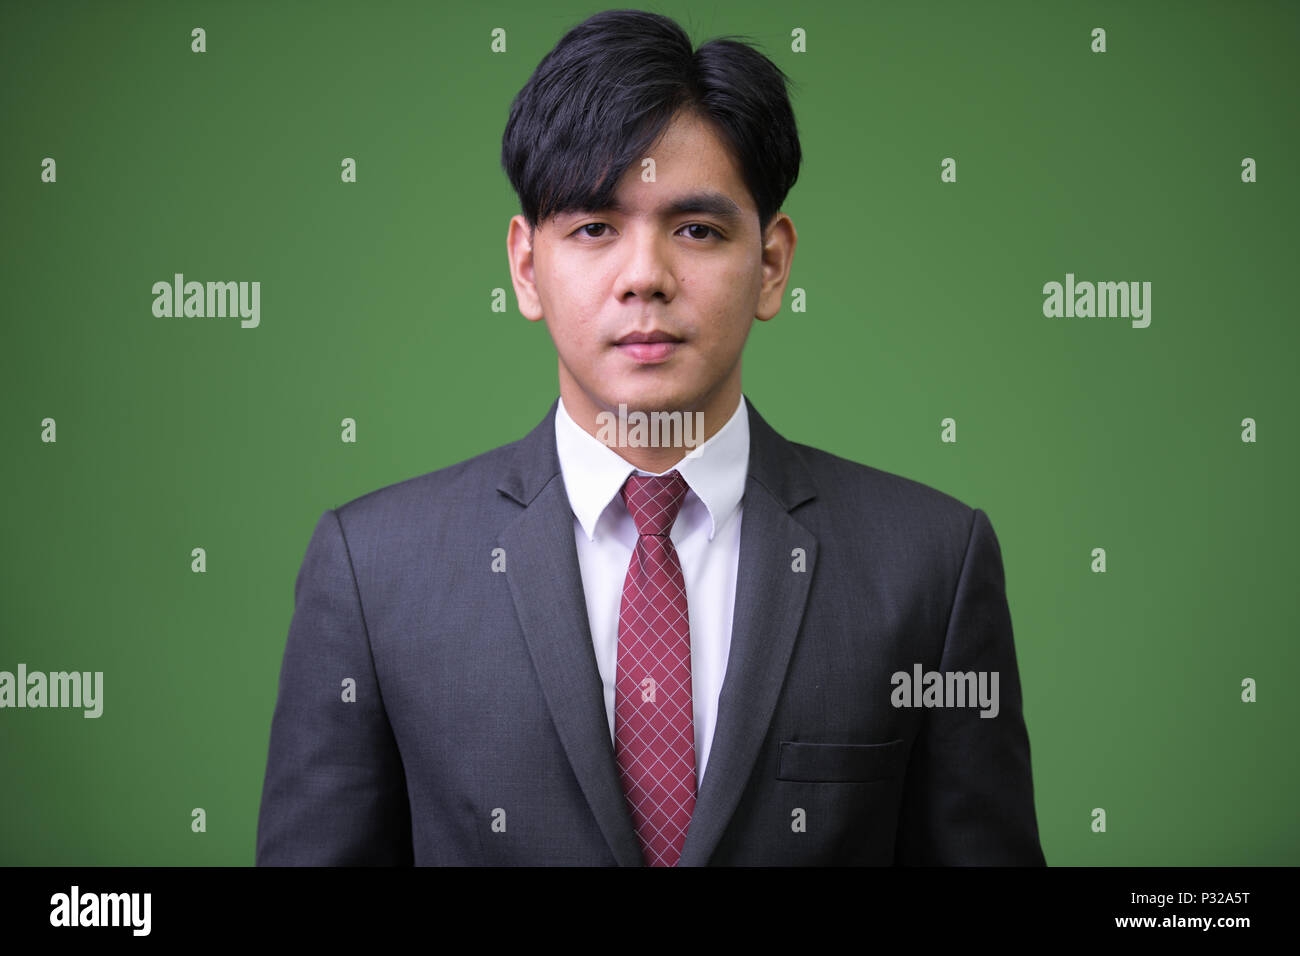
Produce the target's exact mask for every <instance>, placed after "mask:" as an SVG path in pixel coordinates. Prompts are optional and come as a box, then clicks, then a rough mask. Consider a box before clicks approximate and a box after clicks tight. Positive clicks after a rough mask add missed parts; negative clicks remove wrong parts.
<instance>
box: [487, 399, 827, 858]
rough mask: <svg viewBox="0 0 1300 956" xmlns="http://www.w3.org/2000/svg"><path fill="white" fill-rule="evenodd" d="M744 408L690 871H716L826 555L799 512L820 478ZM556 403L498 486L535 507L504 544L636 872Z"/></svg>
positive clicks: (524, 623)
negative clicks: (798, 558)
mask: <svg viewBox="0 0 1300 956" xmlns="http://www.w3.org/2000/svg"><path fill="white" fill-rule="evenodd" d="M746 404H747V406H748V412H749V465H748V472H747V476H746V480H745V493H744V496H743V498H742V499H741V504H742V508H743V511H742V516H741V531H740V563H739V571H738V574H737V582H736V600H735V611H734V614H733V623H732V633H731V647H730V651H729V654H728V661H727V671H726V675H725V677H724V678H723V683H722V692H721V696H720V699H719V702H718V721H717V726H716V728H715V729H714V735H713V743H712V746H711V749H710V752H709V763H708V767H707V768H706V771H707V772H706V773H705V775H704V784H703V786H702V788H701V790H700V792H699V794H698V796H697V798H696V803H695V810H694V813H693V814H692V817H691V823H690V828H689V829H688V831H687V834H686V844H685V846H684V847H683V850H682V857H681V861H680V865H682V866H691V865H697V866H698V865H704V864H707V863H708V861H709V858H710V857H711V856H712V854H713V851H714V849H715V848H716V847H717V844H718V841H719V839H720V838H721V836H722V834H723V832H724V831H725V829H726V826H727V823H728V822H729V821H730V820H731V817H732V814H733V813H734V812H735V809H736V806H737V804H738V803H739V800H740V797H741V794H742V793H743V792H744V789H745V786H746V784H747V783H748V781H749V777H750V774H751V773H752V771H753V767H754V761H755V759H756V757H757V755H758V751H759V748H760V747H761V745H762V743H763V739H764V738H765V737H766V736H767V730H768V726H769V725H770V723H771V720H772V713H773V710H774V709H775V707H776V701H777V697H778V696H779V694H780V691H781V686H782V685H783V683H784V682H785V673H786V668H787V667H788V665H789V661H790V654H791V651H792V649H793V647H794V640H795V636H796V635H797V634H798V631H799V624H800V622H801V621H802V619H803V609H804V605H805V603H806V600H807V597H808V588H809V582H810V581H811V579H812V575H813V572H814V566H815V562H816V556H817V539H816V538H815V537H814V536H813V535H812V533H811V532H809V531H808V529H807V528H805V527H804V526H803V525H801V524H800V523H799V522H798V521H796V520H795V519H794V518H792V517H791V516H790V514H789V512H790V511H791V510H792V509H794V508H795V507H797V506H798V505H800V504H802V503H803V502H805V501H807V500H809V499H810V498H812V497H814V496H815V488H814V486H813V484H812V479H811V476H810V475H809V474H808V471H807V468H806V467H805V466H804V465H803V463H802V461H801V460H800V459H799V457H798V455H797V454H796V453H795V451H794V449H793V448H792V447H791V445H790V444H789V443H788V442H787V441H786V440H785V439H783V438H782V437H781V436H780V435H778V434H777V433H776V432H775V431H774V430H773V429H772V427H771V426H770V425H768V424H767V422H766V421H764V419H763V418H762V417H761V416H760V415H759V414H758V412H757V411H756V410H755V409H754V406H753V404H752V403H751V402H749V399H748V396H746ZM557 407H558V402H554V403H552V405H551V410H550V412H549V413H548V414H547V415H546V417H545V418H544V419H543V420H542V422H541V423H540V424H539V425H537V427H536V428H534V429H533V430H532V431H531V432H529V433H528V435H526V436H525V437H524V438H523V439H521V440H520V441H519V442H518V443H517V444H516V445H515V448H514V452H513V454H512V456H511V458H510V461H509V463H508V465H507V467H506V471H505V473H504V475H503V477H502V480H501V482H500V484H499V485H498V490H500V491H501V492H502V493H503V494H506V495H508V496H509V497H511V498H512V499H513V500H515V501H516V502H518V503H519V504H520V505H522V506H523V508H524V510H523V511H522V512H521V513H520V514H519V516H518V518H516V519H515V521H514V522H513V523H512V524H510V525H509V526H508V527H507V528H506V529H505V530H504V531H503V532H502V533H501V535H500V537H499V539H498V542H497V543H498V544H499V545H500V546H501V547H503V548H505V553H506V576H507V578H508V579H509V583H510V593H511V596H512V597H513V599H514V603H515V610H516V612H517V613H518V616H519V622H520V625H521V627H522V628H523V631H524V638H525V640H526V641H527V643H528V649H529V653H530V654H531V656H532V660H533V665H534V666H535V667H536V669H537V675H538V679H539V681H540V682H541V685H542V692H543V694H544V695H545V697H546V702H547V706H548V707H549V708H550V711H551V715H552V718H553V719H554V721H555V727H556V730H557V732H558V733H559V736H560V741H561V743H562V745H563V746H564V749H565V753H566V754H567V755H568V757H569V762H570V764H571V765H572V767H573V772H574V774H575V776H576V777H577V779H578V783H579V785H580V786H581V788H582V791H583V793H584V794H585V795H586V797H587V801H588V803H589V804H590V805H591V809H592V812H593V813H594V814H595V817H596V821H597V823H598V825H599V826H600V829H601V832H602V833H603V834H604V836H605V840H606V842H607V843H608V844H609V847H610V850H611V851H612V852H613V854H614V857H615V859H616V860H617V861H618V862H619V863H620V864H621V865H624V866H639V865H641V864H642V857H641V847H640V844H639V843H638V841H637V838H636V832H635V830H634V829H633V827H632V819H631V815H630V813H629V812H628V808H627V800H626V798H625V796H624V794H623V788H622V784H621V782H620V780H619V773H618V767H617V765H616V764H615V762H614V750H613V747H612V746H611V745H610V741H609V723H608V719H607V717H606V714H605V704H604V699H605V698H604V687H603V685H602V683H601V679H600V672H599V669H598V668H597V665H596V655H595V651H594V649H593V647H592V640H591V629H590V626H589V623H588V620H587V606H586V600H585V597H584V594H583V589H582V571H581V568H580V567H579V564H578V553H577V549H576V547H575V545H574V539H573V511H572V509H571V508H570V506H569V499H568V495H567V493H566V492H565V488H564V480H563V476H562V474H561V471H560V462H559V456H558V454H557V453H556V449H555V420H554V419H555V412H556V408H557ZM795 548H802V549H803V551H804V554H805V556H806V563H807V568H806V570H805V571H802V572H799V571H794V570H793V569H792V566H791V565H792V561H793V560H794V558H793V555H792V554H791V552H792V551H793V550H794V549H795Z"/></svg>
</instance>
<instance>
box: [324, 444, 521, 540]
mask: <svg viewBox="0 0 1300 956" xmlns="http://www.w3.org/2000/svg"><path fill="white" fill-rule="evenodd" d="M522 441H523V439H522V438H520V439H516V440H515V441H512V442H509V443H507V444H505V445H500V446H498V447H496V448H492V449H489V450H488V451H485V452H482V453H481V454H478V455H474V456H473V457H471V458H466V459H465V460H463V461H458V462H456V463H455V464H452V465H446V466H445V467H442V468H438V469H435V470H433V471H429V472H425V473H424V474H422V475H415V476H414V477H411V478H406V479H403V480H402V481H397V482H393V483H392V484H390V485H385V486H383V487H382V488H376V489H375V490H373V491H369V492H366V493H365V494H363V495H359V496H358V497H356V498H353V499H352V500H350V501H347V502H345V503H344V504H342V505H339V506H338V508H336V509H335V510H336V511H338V513H339V516H340V518H341V519H345V520H348V519H350V520H351V521H354V522H355V521H365V520H367V519H369V518H373V517H375V516H377V515H384V514H389V513H393V512H397V513H403V514H412V513H414V509H418V510H421V511H423V510H427V509H428V506H429V503H430V502H434V501H436V502H438V504H439V505H440V506H442V507H448V508H455V507H457V506H458V505H466V504H468V503H469V502H470V501H471V500H472V499H478V498H481V497H482V495H483V493H484V492H485V491H486V492H490V493H492V495H493V497H495V493H496V480H497V478H499V477H500V475H501V473H502V469H503V468H504V467H505V464H506V462H507V461H508V460H509V456H510V455H511V454H512V453H513V451H514V449H515V447H516V446H517V445H518V444H519V443H520V442H522Z"/></svg>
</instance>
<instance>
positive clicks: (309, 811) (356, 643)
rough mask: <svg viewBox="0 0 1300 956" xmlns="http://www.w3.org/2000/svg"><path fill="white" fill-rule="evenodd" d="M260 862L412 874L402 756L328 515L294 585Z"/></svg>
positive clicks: (333, 517) (338, 533)
mask: <svg viewBox="0 0 1300 956" xmlns="http://www.w3.org/2000/svg"><path fill="white" fill-rule="evenodd" d="M348 678H351V679H352V680H353V681H355V701H349V700H347V699H346V698H345V690H344V681H345V680H346V679H348ZM348 696H350V695H348ZM256 862H257V865H258V866H392V865H402V864H406V865H409V864H410V863H411V862H412V846H411V822H410V804H409V802H408V798H407V792H406V779H405V774H404V772H403V769H402V761H401V756H400V754H399V753H398V749H397V742H396V740H395V739H394V737H393V732H392V728H391V727H390V726H389V722H388V717H387V714H386V713H385V710H384V705H383V700H382V697H381V696H380V689H379V684H378V680H377V679H376V676H375V668H374V661H373V659H372V656H371V651H370V638H369V635H368V633H367V631H366V623H365V618H364V615H363V612H362V607H361V599H360V594H359V591H358V589H357V583H356V578H355V576H354V575H353V571H352V561H351V557H350V556H349V553H348V548H347V542H346V540H345V538H344V535H343V527H342V525H341V523H340V522H339V518H338V515H337V514H336V513H335V512H334V511H333V510H329V511H326V512H325V513H324V514H323V515H321V517H320V520H319V521H317V523H316V530H315V531H314V532H313V533H312V538H311V542H310V543H309V544H308V545H307V553H306V556H305V557H304V558H303V562H302V567H301V568H300V570H299V571H298V578H297V581H296V582H295V584H294V611H293V619H292V621H291V623H290V625H289V636H288V640H287V641H286V642H285V649H284V659H283V663H282V665H281V668H280V683H279V694H278V696H277V698H276V702H275V712H274V714H273V716H272V718H271V739H270V747H269V753H268V755H267V762H266V779H265V781H264V783H263V787H262V805H261V812H260V814H259V816H258V824H257V852H256Z"/></svg>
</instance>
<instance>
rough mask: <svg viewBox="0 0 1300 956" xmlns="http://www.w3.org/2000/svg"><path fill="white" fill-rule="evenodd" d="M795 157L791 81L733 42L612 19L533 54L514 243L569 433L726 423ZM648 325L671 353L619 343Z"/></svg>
mask: <svg viewBox="0 0 1300 956" xmlns="http://www.w3.org/2000/svg"><path fill="white" fill-rule="evenodd" d="M800 158H801V153H800V148H799V139H798V134H797V131H796V128H795V122H794V114H793V111H792V110H791V108H790V103H789V100H788V98H787V95H786V78H785V76H784V74H783V73H782V72H781V71H780V70H779V69H778V68H777V67H776V66H775V65H774V64H772V63H771V62H770V61H769V60H768V59H767V58H766V57H764V56H763V55H762V54H760V53H758V52H756V51H755V50H753V49H751V48H750V47H749V46H746V45H744V44H743V43H739V42H735V41H732V40H730V39H717V40H713V41H711V42H709V43H705V44H704V45H702V46H701V47H700V48H699V49H698V50H692V48H691V43H690V40H689V38H688V37H687V36H686V34H685V33H684V32H682V30H681V28H680V27H678V26H677V24H675V23H674V22H673V21H671V20H669V19H667V18H665V17H662V16H659V15H657V14H652V13H644V12H640V11H635V10H618V11H607V12H605V13H601V14H597V15H596V16H594V17H592V18H590V19H589V20H587V21H586V22H585V23H582V24H580V25H579V26H577V27H575V28H574V29H573V30H571V31H569V33H568V34H566V35H565V36H564V38H563V39H561V40H560V42H559V44H557V45H556V47H555V49H553V50H552V51H551V52H550V53H549V54H547V56H546V57H545V58H544V59H543V60H542V62H541V63H540V64H539V65H538V67H537V69H536V71H535V72H534V73H533V75H532V77H531V78H530V79H529V81H528V83H527V84H526V85H525V86H524V88H523V89H522V90H521V91H520V92H519V94H518V96H516V97H515V100H514V103H513V105H512V107H511V111H510V118H509V121H508V122H507V124H506V130H505V135H504V138H503V142H502V150H501V160H502V164H503V166H504V167H505V170H506V173H507V175H508V176H509V178H510V182H511V184H512V185H513V186H514V188H515V191H516V192H517V193H518V195H519V201H520V205H521V207H522V210H523V215H522V216H516V217H514V219H512V220H511V223H510V231H509V235H508V237H507V244H508V252H509V257H510V266H511V274H512V278H513V282H514V287H515V293H516V295H517V296H518V299H519V307H520V310H521V311H522V312H523V314H524V315H525V316H526V317H527V318H529V319H531V320H533V321H537V320H542V319H544V320H545V321H546V323H547V329H548V330H549V332H550V334H551V338H552V340H553V341H554V343H555V348H556V351H557V352H558V353H559V374H560V394H561V396H562V397H563V398H564V403H565V407H566V408H567V409H568V410H569V412H570V414H572V415H573V416H574V418H575V420H577V421H578V422H579V424H581V425H583V426H584V427H585V428H587V429H588V430H589V431H591V430H593V429H594V428H595V425H594V419H595V415H596V414H597V413H598V412H600V411H617V407H618V405H619V403H625V404H626V405H627V406H628V409H629V410H642V411H657V410H668V411H673V410H681V411H703V412H705V430H706V434H712V432H714V431H716V430H717V428H719V427H721V425H722V424H723V423H724V421H725V416H727V415H729V414H730V413H731V412H732V411H734V409H735V407H736V402H737V401H738V400H739V397H740V353H741V350H742V348H743V347H744V344H745V339H746V338H747V336H748V334H749V329H750V327H751V324H752V322H753V320H754V319H755V318H759V319H763V320H766V319H770V318H771V317H772V316H773V315H775V314H776V313H777V311H778V310H779V308H780V304H781V298H782V296H783V294H784V291H785V284H786V280H787V278H788V275H789V268H790V262H791V259H792V257H793V254H794V246H795V242H796V235H795V231H794V227H793V224H792V223H791V222H790V220H789V218H788V217H787V216H785V215H784V214H783V213H781V212H780V211H779V210H780V207H781V204H782V203H783V202H784V201H785V197H786V195H787V193H788V192H789V190H790V187H791V186H792V185H793V184H794V181H795V179H796V177H797V176H798V172H799V163H800ZM651 332H661V333H666V334H667V335H668V336H670V337H672V338H673V339H674V342H673V343H672V344H670V345H668V346H664V347H661V348H658V349H654V348H650V347H648V346H642V347H641V348H636V347H634V346H629V345H626V344H624V345H620V344H618V343H619V340H621V339H624V338H626V337H627V336H629V335H631V336H633V337H635V336H636V335H637V334H638V333H651ZM719 416H722V417H721V418H719ZM711 418H712V420H710V419H711Z"/></svg>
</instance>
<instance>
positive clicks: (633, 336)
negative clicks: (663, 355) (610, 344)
mask: <svg viewBox="0 0 1300 956" xmlns="http://www.w3.org/2000/svg"><path fill="white" fill-rule="evenodd" d="M680 341H681V339H680V338H679V337H678V336H676V335H670V334H669V333H667V332H661V331H659V330H658V329H655V330H654V331H651V332H629V333H628V334H627V335H625V336H623V337H622V338H621V339H619V340H618V341H616V342H615V343H614V344H615V345H653V344H655V343H657V342H680Z"/></svg>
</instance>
